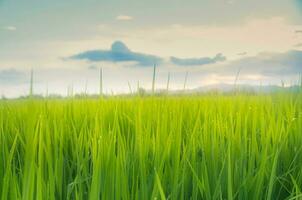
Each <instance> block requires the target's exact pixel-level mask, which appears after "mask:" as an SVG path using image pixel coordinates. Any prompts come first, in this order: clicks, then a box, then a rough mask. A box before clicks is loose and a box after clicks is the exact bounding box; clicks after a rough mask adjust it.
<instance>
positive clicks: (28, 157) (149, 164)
mask: <svg viewBox="0 0 302 200" xmlns="http://www.w3.org/2000/svg"><path fill="white" fill-rule="evenodd" d="M301 151H302V93H301V92H275V93H272V94H244V93H242V94H241V93H238V94H229V95H222V94H204V95H183V96H181V95H180V96H162V97H153V96H149V97H148V96H147V97H139V96H133V97H109V98H100V99H91V98H84V99H72V98H70V99H60V100H59V99H58V100H56V99H52V100H51V99H40V100H39V99H23V100H2V101H1V102H0V198H1V199H2V200H6V199H25V200H30V199H50V200H52V199H91V200H93V199H301V198H302V192H301V190H302V167H301V166H302V152H301Z"/></svg>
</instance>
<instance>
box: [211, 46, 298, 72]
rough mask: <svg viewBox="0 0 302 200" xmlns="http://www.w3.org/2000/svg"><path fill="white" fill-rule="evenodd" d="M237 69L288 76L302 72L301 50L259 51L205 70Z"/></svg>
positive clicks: (224, 70) (230, 70) (228, 70)
mask: <svg viewBox="0 0 302 200" xmlns="http://www.w3.org/2000/svg"><path fill="white" fill-rule="evenodd" d="M238 69H242V70H241V71H242V73H246V74H262V75H267V76H290V75H296V74H299V73H302V51H298V50H291V51H288V52H284V53H260V54H258V55H256V56H252V57H245V58H242V59H239V60H236V61H232V62H230V63H227V64H224V65H220V66H211V67H208V68H207V69H206V70H208V71H210V72H217V73H219V74H220V73H221V74H234V73H236V71H238Z"/></svg>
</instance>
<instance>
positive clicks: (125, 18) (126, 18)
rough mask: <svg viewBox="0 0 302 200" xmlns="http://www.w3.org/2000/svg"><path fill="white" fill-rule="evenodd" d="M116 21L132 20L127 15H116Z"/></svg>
mask: <svg viewBox="0 0 302 200" xmlns="http://www.w3.org/2000/svg"><path fill="white" fill-rule="evenodd" d="M116 20H120V21H129V20H133V17H132V16H129V15H118V16H116Z"/></svg>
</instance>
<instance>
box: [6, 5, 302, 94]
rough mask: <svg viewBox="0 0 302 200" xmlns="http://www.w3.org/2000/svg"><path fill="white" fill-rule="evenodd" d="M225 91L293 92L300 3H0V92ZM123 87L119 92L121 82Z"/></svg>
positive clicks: (299, 51)
mask: <svg viewBox="0 0 302 200" xmlns="http://www.w3.org/2000/svg"><path fill="white" fill-rule="evenodd" d="M153 64H157V66H158V68H157V78H156V79H157V80H156V81H157V82H156V87H157V88H164V87H165V85H166V81H167V75H168V73H169V72H170V74H171V81H170V83H171V87H172V88H174V89H178V88H182V86H183V82H184V79H185V74H186V72H188V83H187V84H188V87H190V88H195V87H199V86H204V85H211V84H218V83H233V82H234V79H235V76H236V74H237V72H238V71H239V70H240V76H239V80H238V82H239V83H242V84H243V83H248V84H256V85H260V84H280V83H281V81H284V82H285V83H286V84H288V85H290V84H294V83H295V82H296V81H297V79H298V76H299V73H302V0H266V1H263V0H253V1H250V0H187V1H183V0H165V1H162V0H153V1H147V0H128V1H125V0H124V1H122V0H111V1H104V0H86V1H82V0H52V1H40V0H26V1H18V0H0V93H1V94H2V95H5V96H8V97H13V96H18V95H25V94H27V93H28V90H29V79H30V77H29V74H30V69H34V83H35V88H34V90H35V93H39V94H45V92H46V91H47V90H48V92H50V93H59V94H66V93H67V89H68V87H70V86H73V87H74V90H75V91H76V92H81V91H84V90H85V87H87V90H88V92H89V93H96V92H97V91H98V74H99V72H98V70H99V68H100V67H102V68H103V74H104V77H103V79H104V90H105V91H106V92H107V93H111V92H114V93H117V92H126V91H129V87H128V85H129V84H130V85H131V86H132V87H133V88H136V85H137V83H138V82H139V84H140V85H141V86H142V87H145V88H146V89H148V88H150V87H151V81H152V66H153ZM128 83H129V84H128Z"/></svg>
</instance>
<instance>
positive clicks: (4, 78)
mask: <svg viewBox="0 0 302 200" xmlns="http://www.w3.org/2000/svg"><path fill="white" fill-rule="evenodd" d="M26 78H27V76H26V74H25V73H24V72H21V71H17V70H16V69H12V68H11V69H2V70H0V83H1V84H18V83H24V82H26Z"/></svg>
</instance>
